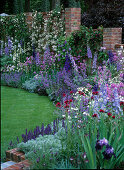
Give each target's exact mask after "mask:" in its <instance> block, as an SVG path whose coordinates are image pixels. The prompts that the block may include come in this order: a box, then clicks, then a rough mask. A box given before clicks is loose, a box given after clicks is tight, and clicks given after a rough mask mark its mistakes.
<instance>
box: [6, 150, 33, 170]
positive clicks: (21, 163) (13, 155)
mask: <svg viewBox="0 0 124 170" xmlns="http://www.w3.org/2000/svg"><path fill="white" fill-rule="evenodd" d="M6 161H14V162H16V164H14V165H11V166H9V167H7V168H4V170H11V169H12V170H23V169H29V168H30V166H31V164H32V163H31V162H30V161H29V160H26V159H25V153H24V152H21V151H18V148H14V149H11V150H8V151H6Z"/></svg>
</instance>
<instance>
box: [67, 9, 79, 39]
mask: <svg viewBox="0 0 124 170" xmlns="http://www.w3.org/2000/svg"><path fill="white" fill-rule="evenodd" d="M80 25H81V8H65V32H66V36H68V35H69V34H70V33H71V32H73V31H74V30H79V29H80Z"/></svg>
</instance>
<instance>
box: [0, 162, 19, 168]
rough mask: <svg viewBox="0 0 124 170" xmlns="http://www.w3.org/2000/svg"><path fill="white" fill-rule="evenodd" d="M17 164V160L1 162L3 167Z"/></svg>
mask: <svg viewBox="0 0 124 170" xmlns="http://www.w3.org/2000/svg"><path fill="white" fill-rule="evenodd" d="M15 164H16V162H13V161H8V162H4V163H2V164H1V169H4V168H7V167H9V166H11V165H15Z"/></svg>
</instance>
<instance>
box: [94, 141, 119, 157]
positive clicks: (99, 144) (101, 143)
mask: <svg viewBox="0 0 124 170" xmlns="http://www.w3.org/2000/svg"><path fill="white" fill-rule="evenodd" d="M103 146H106V150H105V151H104V152H103V156H104V159H107V160H109V159H111V157H112V155H114V157H116V156H115V154H114V149H113V148H112V147H111V146H109V144H108V140H107V139H105V138H103V139H101V140H97V142H96V146H95V148H96V151H98V150H102V148H103Z"/></svg>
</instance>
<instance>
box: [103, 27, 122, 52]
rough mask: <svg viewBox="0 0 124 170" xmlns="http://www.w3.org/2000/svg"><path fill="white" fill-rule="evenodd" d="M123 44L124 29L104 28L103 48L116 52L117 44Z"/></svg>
mask: <svg viewBox="0 0 124 170" xmlns="http://www.w3.org/2000/svg"><path fill="white" fill-rule="evenodd" d="M121 43H122V28H103V47H106V50H112V51H115V49H114V47H115V44H121Z"/></svg>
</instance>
